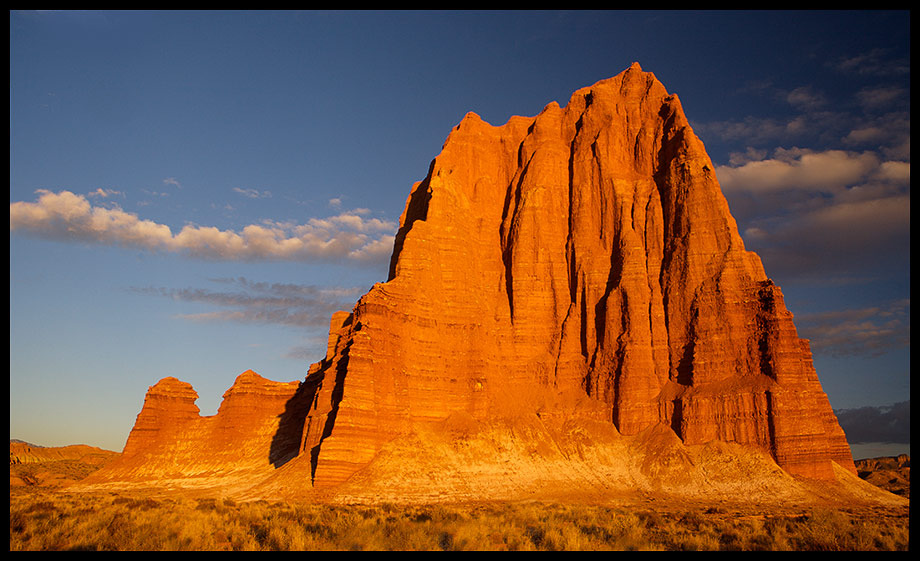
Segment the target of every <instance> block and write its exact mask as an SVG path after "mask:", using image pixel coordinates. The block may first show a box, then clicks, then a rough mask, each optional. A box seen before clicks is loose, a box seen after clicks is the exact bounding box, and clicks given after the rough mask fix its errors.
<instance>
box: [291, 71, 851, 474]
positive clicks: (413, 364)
mask: <svg viewBox="0 0 920 561" xmlns="http://www.w3.org/2000/svg"><path fill="white" fill-rule="evenodd" d="M308 383H312V384H315V385H317V387H318V390H317V405H316V407H315V408H314V409H313V410H312V411H311V413H310V415H309V417H308V425H309V426H310V427H319V426H322V427H323V429H322V431H320V430H318V429H310V430H311V432H310V434H309V435H308V436H307V437H306V439H305V443H304V446H305V450H306V449H309V450H311V452H312V455H313V458H314V460H313V461H314V474H313V475H314V481H315V483H316V484H317V485H335V484H338V483H340V482H342V481H344V480H345V479H347V478H348V477H349V476H350V475H351V474H352V473H354V472H355V471H356V470H358V469H359V468H360V467H361V466H363V465H366V464H367V463H368V462H370V461H371V459H372V458H373V457H374V456H375V454H376V453H377V451H378V450H379V449H380V447H381V445H382V444H384V443H385V442H387V441H389V440H390V439H392V438H394V437H395V436H397V435H399V434H400V433H402V432H404V431H405V430H406V428H407V427H409V426H412V425H413V424H418V423H423V424H424V423H433V422H438V421H441V420H443V419H444V418H446V417H447V416H449V415H451V414H452V413H454V412H458V411H461V412H464V413H467V414H469V415H472V416H473V417H475V418H477V419H488V418H494V417H501V416H508V415H515V414H520V413H537V414H541V413H545V412H548V411H554V410H555V411H558V410H559V408H564V407H565V404H566V403H567V402H570V401H571V400H570V399H568V398H569V397H570V396H577V395H587V396H589V397H590V398H591V399H593V400H594V401H595V402H596V405H597V407H593V408H591V412H592V414H594V415H600V416H601V417H603V418H605V419H607V420H608V421H609V422H611V423H613V424H614V425H615V426H616V428H617V429H618V430H619V431H620V432H621V433H623V434H626V435H630V434H636V433H638V432H640V431H642V430H644V429H646V428H648V427H649V426H651V425H655V424H658V423H662V424H665V425H667V426H670V427H671V428H672V429H673V430H674V432H675V433H676V434H677V435H678V436H679V437H680V438H681V439H683V441H684V442H685V443H688V444H697V443H704V442H708V441H712V440H722V441H726V442H736V443H740V444H744V445H750V446H754V447H757V448H760V449H763V450H766V451H768V452H769V453H770V454H772V456H773V457H774V458H775V459H776V461H777V462H778V463H779V465H780V466H782V467H783V468H784V469H786V470H787V471H789V472H790V473H793V474H797V475H806V476H810V477H819V478H820V477H827V478H830V477H833V469H832V467H831V462H832V461H833V462H837V463H839V464H841V465H843V466H845V467H846V469H848V470H850V471H854V468H853V462H852V458H851V457H850V453H849V448H848V446H847V443H846V440H845V438H844V435H843V432H842V430H841V429H840V427H839V425H838V424H837V421H836V418H835V417H834V414H833V412H832V411H831V408H830V405H829V403H828V401H827V398H826V395H825V394H824V392H823V390H822V388H821V386H820V383H819V382H818V379H817V376H816V374H815V370H814V367H813V365H812V362H811V353H810V350H809V346H808V342H807V341H805V340H802V339H800V338H799V337H798V335H797V333H796V330H795V326H794V325H793V322H792V315H791V313H790V312H789V311H788V310H787V309H786V308H785V305H784V302H783V296H782V293H781V291H780V289H779V287H777V286H776V285H775V284H774V283H773V282H771V281H770V279H769V278H768V277H767V276H766V274H765V272H764V270H763V267H762V265H761V262H760V260H759V258H758V257H757V256H756V255H755V254H753V253H751V252H749V251H746V250H745V248H744V243H743V241H742V240H741V238H740V236H739V234H738V231H737V226H736V224H735V221H734V219H733V218H732V216H731V214H730V212H729V208H728V205H727V203H726V201H725V198H724V197H723V195H722V193H721V190H720V188H719V184H718V181H717V179H716V176H715V174H714V172H713V165H712V163H711V161H710V160H709V158H708V156H707V154H706V152H705V150H704V148H703V145H702V143H701V142H700V140H699V139H698V138H697V137H696V135H694V133H693V131H692V129H691V127H690V126H689V124H688V122H687V119H686V117H685V115H684V112H683V109H682V107H681V104H680V101H679V100H678V98H677V96H676V95H672V94H669V93H668V92H667V91H666V90H665V88H664V86H663V85H662V84H661V83H660V82H659V81H658V80H657V79H656V78H655V77H654V76H653V75H652V74H651V73H647V72H643V71H642V70H641V68H640V67H639V66H638V64H634V65H633V66H632V67H630V68H629V69H628V70H626V71H625V72H623V73H621V74H620V75H618V76H616V77H614V78H611V79H608V80H604V81H601V82H598V83H597V84H594V85H593V86H590V87H588V88H584V89H582V90H579V91H577V92H575V93H574V94H573V95H572V97H571V99H570V100H569V103H568V104H567V105H566V107H565V108H561V107H560V106H559V105H558V104H556V103H551V104H550V105H548V106H547V107H546V108H545V109H544V110H543V112H541V113H540V114H539V115H537V116H536V117H533V118H523V117H513V118H512V119H510V120H509V122H508V123H506V124H505V125H502V126H492V125H489V124H487V123H485V122H483V121H482V120H481V119H480V118H479V117H478V116H476V115H475V114H473V113H470V114H468V115H467V116H466V117H465V118H464V119H463V120H462V122H461V123H460V124H459V125H457V127H456V128H455V129H454V130H453V131H452V132H451V134H450V136H449V137H448V139H447V141H446V142H445V144H444V147H443V150H442V152H441V154H440V155H439V156H438V157H437V158H436V159H435V160H434V161H433V162H432V164H431V167H430V169H429V173H428V175H427V177H426V178H425V179H424V180H423V181H421V182H420V183H418V184H416V185H415V186H414V187H413V189H412V192H411V194H410V195H409V198H408V201H407V203H406V209H405V212H404V213H403V216H402V217H401V220H400V229H399V232H398V234H397V239H396V244H395V248H394V252H393V257H392V261H391V266H390V278H389V280H388V281H387V282H386V283H381V284H378V285H376V286H374V288H373V289H372V290H371V291H370V292H369V293H368V294H367V295H365V296H364V297H363V298H361V300H360V301H359V302H358V304H357V306H356V307H355V309H354V311H353V313H352V314H350V315H344V314H343V315H339V316H336V317H335V318H334V319H333V326H332V330H331V336H330V347H329V353H328V354H327V356H326V358H325V359H324V360H323V361H322V362H321V363H319V364H317V365H315V366H314V368H313V369H312V371H311V376H310V378H308Z"/></svg>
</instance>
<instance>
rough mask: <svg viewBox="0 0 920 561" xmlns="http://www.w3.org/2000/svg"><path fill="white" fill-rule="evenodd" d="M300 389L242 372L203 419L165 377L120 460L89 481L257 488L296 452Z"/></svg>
mask: <svg viewBox="0 0 920 561" xmlns="http://www.w3.org/2000/svg"><path fill="white" fill-rule="evenodd" d="M300 385H301V384H300V383H298V382H288V383H281V382H273V381H271V380H266V379H265V378H263V377H261V376H259V375H258V374H256V373H255V372H253V371H251V370H247V371H246V372H243V373H242V374H240V375H239V376H238V377H237V379H236V381H235V382H234V384H233V386H232V387H231V388H230V389H229V390H227V391H226V392H225V393H224V396H223V401H222V402H221V405H220V408H219V409H218V412H217V414H216V415H213V416H207V417H203V416H201V415H200V413H199V409H198V406H197V405H195V401H196V400H197V399H198V394H197V393H196V392H195V390H194V389H193V388H192V386H191V385H190V384H188V383H186V382H182V381H180V380H177V379H176V378H173V377H169V378H164V379H162V380H160V381H159V382H157V383H156V384H155V385H154V386H151V387H150V389H149V390H148V391H147V396H146V398H145V399H144V406H143V408H142V409H141V412H140V413H139V414H138V416H137V420H136V421H135V424H134V428H133V429H132V430H131V434H130V435H129V436H128V441H127V443H126V444H125V448H124V451H123V452H122V456H121V458H120V459H119V460H118V461H116V462H114V463H113V464H112V465H110V466H108V468H107V469H106V470H104V471H103V473H100V474H94V476H98V477H101V478H103V479H124V480H131V481H143V480H154V479H163V478H170V479H173V478H179V479H182V478H186V479H187V478H199V479H211V478H215V477H222V476H229V475H232V476H234V477H235V478H237V479H241V480H248V481H250V482H252V481H258V480H260V479H262V478H264V477H266V476H267V475H268V474H270V473H271V472H272V471H273V469H275V468H277V467H279V466H281V465H283V464H284V463H285V462H287V461H288V460H290V459H291V458H293V457H294V456H296V455H297V453H298V449H299V445H300V436H301V429H302V426H303V425H302V422H303V418H304V414H305V412H306V408H307V406H308V405H309V404H308V403H301V402H300V401H298V400H297V399H295V397H296V395H298V392H297V390H298V388H299V387H300ZM298 405H299V407H300V411H299V412H297V411H295V410H294V409H296V408H297V407H298ZM292 421H293V424H291V423H292ZM94 480H95V479H94V478H93V477H91V478H90V481H94Z"/></svg>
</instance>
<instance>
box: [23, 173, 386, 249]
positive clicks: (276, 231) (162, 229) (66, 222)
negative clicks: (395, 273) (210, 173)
mask: <svg viewBox="0 0 920 561" xmlns="http://www.w3.org/2000/svg"><path fill="white" fill-rule="evenodd" d="M37 193H38V195H39V196H38V200H37V201H35V202H14V203H10V233H11V234H12V233H14V232H17V233H25V234H30V235H34V236H39V237H42V238H46V239H52V240H58V241H82V242H90V243H99V244H107V245H118V246H123V247H129V248H139V249H144V250H150V251H165V252H170V253H180V254H185V255H188V256H192V257H198V258H204V259H217V260H233V261H259V260H286V261H310V260H340V259H345V260H353V261H379V260H385V259H387V258H388V257H389V255H390V253H391V252H392V249H393V240H394V235H393V234H394V233H395V231H396V224H395V223H393V222H390V221H384V220H379V219H376V218H367V217H366V215H367V214H368V211H366V210H364V209H358V210H353V211H347V212H343V213H341V214H338V215H336V216H332V217H328V218H319V219H312V220H310V221H309V222H308V223H306V224H292V223H282V222H275V221H270V220H267V221H264V222H263V223H261V224H251V225H249V226H246V227H245V228H243V229H242V230H241V231H239V232H236V231H232V230H220V229H218V228H215V227H210V226H197V225H186V226H185V227H183V228H182V229H181V230H180V231H179V232H177V233H173V231H172V230H171V229H170V227H169V226H167V225H165V224H158V223H156V222H153V221H151V220H144V219H141V218H140V217H138V216H137V215H136V214H133V213H130V212H126V211H124V210H122V209H121V208H118V207H112V208H108V207H103V206H93V204H91V203H90V201H89V200H88V199H87V197H85V196H83V195H79V194H75V193H72V192H70V191H60V192H57V193H54V192H51V191H47V190H39V191H37Z"/></svg>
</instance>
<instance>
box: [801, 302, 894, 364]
mask: <svg viewBox="0 0 920 561" xmlns="http://www.w3.org/2000/svg"><path fill="white" fill-rule="evenodd" d="M796 325H797V326H798V327H799V332H800V333H801V334H802V336H803V337H805V338H807V339H810V340H811V348H812V350H813V351H815V352H816V353H824V354H831V355H835V356H853V355H861V354H867V355H874V354H880V353H883V352H885V351H888V350H891V349H893V348H899V347H905V346H907V347H909V346H910V300H907V299H905V300H898V301H893V302H887V303H885V304H883V305H881V306H872V307H868V308H859V309H846V310H834V311H831V312H822V313H814V314H804V315H801V316H797V317H796Z"/></svg>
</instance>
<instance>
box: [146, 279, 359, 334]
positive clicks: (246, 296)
mask: <svg viewBox="0 0 920 561" xmlns="http://www.w3.org/2000/svg"><path fill="white" fill-rule="evenodd" d="M211 281H212V282H213V283H216V284H220V285H223V286H225V287H227V288H226V289H225V290H209V289H203V288H185V289H168V288H155V287H138V288H134V289H132V290H134V291H135V292H138V293H142V294H151V295H157V296H163V297H167V298H171V299H173V300H179V301H183V302H193V303H201V304H206V305H208V306H213V307H216V308H218V309H216V310H213V311H208V312H202V313H194V314H180V315H179V316H177V317H178V318H179V319H184V320H188V321H195V322H235V323H247V324H274V325H287V326H292V327H322V328H326V327H328V326H329V318H330V317H331V316H332V314H333V313H334V312H336V311H338V310H346V309H351V308H352V307H353V306H354V303H355V301H356V300H357V298H358V297H359V296H360V295H361V294H363V293H365V292H367V289H366V288H363V289H362V288H342V287H334V288H322V287H317V286H312V285H299V284H286V283H266V282H253V281H250V280H248V279H246V278H244V277H237V278H221V279H211Z"/></svg>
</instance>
